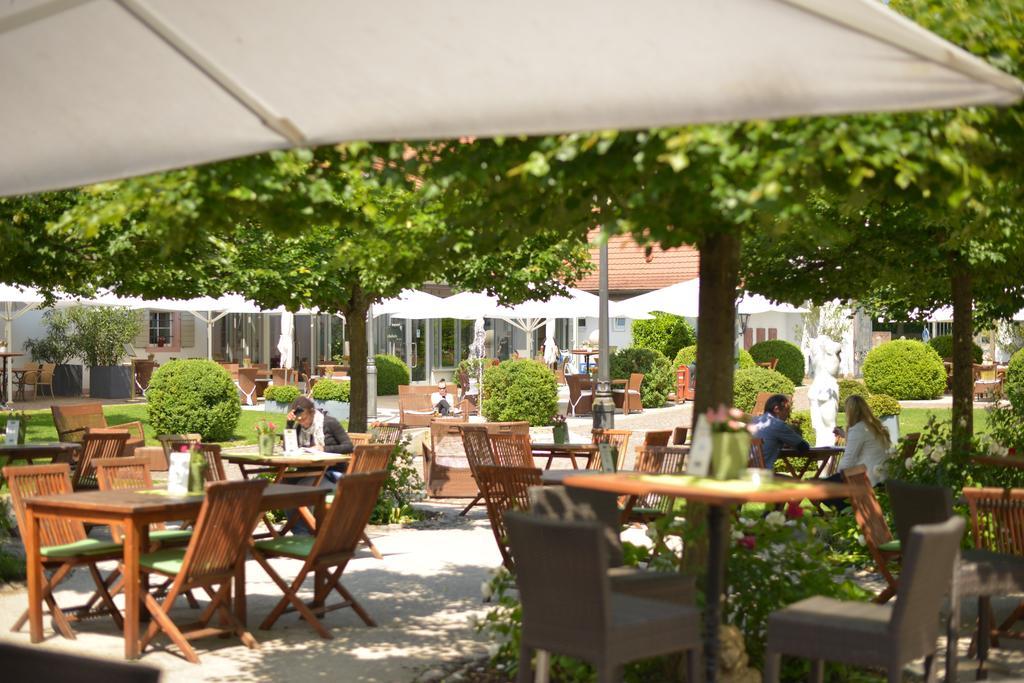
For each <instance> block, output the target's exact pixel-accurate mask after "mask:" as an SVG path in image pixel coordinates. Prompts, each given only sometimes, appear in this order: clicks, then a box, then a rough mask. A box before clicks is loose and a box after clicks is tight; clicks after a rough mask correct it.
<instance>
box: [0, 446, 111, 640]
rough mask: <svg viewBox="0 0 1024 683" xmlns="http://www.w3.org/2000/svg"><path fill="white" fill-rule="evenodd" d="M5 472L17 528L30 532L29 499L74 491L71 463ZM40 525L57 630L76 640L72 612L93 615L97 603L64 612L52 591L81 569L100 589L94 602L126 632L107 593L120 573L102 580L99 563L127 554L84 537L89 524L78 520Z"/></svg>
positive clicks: (47, 595)
mask: <svg viewBox="0 0 1024 683" xmlns="http://www.w3.org/2000/svg"><path fill="white" fill-rule="evenodd" d="M3 473H4V477H5V478H6V479H7V487H8V490H9V491H10V494H11V507H12V508H14V517H15V519H17V521H18V528H19V529H27V528H28V521H27V519H26V517H27V509H26V506H25V500H26V499H27V498H30V497H32V496H48V495H57V494H66V493H71V490H72V489H71V476H70V474H71V473H70V468H69V466H68V465H67V463H60V464H57V465H23V466H19V467H10V466H9V467H5V468H4V469H3ZM38 525H39V543H40V549H39V553H40V555H41V557H42V561H43V569H44V570H50V571H51V572H52V573H51V574H50V576H49V577H46V576H45V575H44V577H43V587H42V599H43V601H44V602H45V603H46V605H47V606H48V607H49V609H50V615H51V616H52V617H53V625H54V627H55V628H56V630H57V631H58V632H59V633H60V634H61V635H62V636H64V637H65V638H68V639H71V640H74V639H75V634H74V631H73V630H72V629H71V624H70V623H69V619H68V614H70V615H71V617H72V620H74V619H79V618H84V617H85V616H87V615H88V613H89V609H90V605H91V604H92V603H93V602H95V600H94V599H90V600H89V601H88V602H87V603H86V604H84V605H81V606H78V607H71V608H63V609H62V608H61V607H59V606H58V605H57V601H56V600H55V599H54V596H53V591H54V589H55V588H56V587H57V585H58V584H60V583H61V582H62V581H63V580H64V579H66V578H67V577H68V576H70V574H71V570H73V569H75V568H76V567H82V566H84V567H87V568H88V569H89V574H90V575H91V576H92V580H93V584H94V585H95V586H96V593H95V595H94V598H98V599H99V600H100V601H102V603H103V608H104V612H105V613H107V614H110V616H111V617H112V618H113V619H114V623H116V624H117V627H118V628H119V629H123V628H124V621H123V619H122V618H121V613H120V612H119V611H118V610H117V607H115V606H114V601H113V598H112V597H111V595H110V590H109V589H110V586H111V585H112V584H113V583H114V581H115V580H116V579H117V577H118V576H119V575H120V572H118V571H117V570H115V571H113V572H112V573H110V574H109V575H108V576H107V577H106V578H105V579H104V577H103V576H102V575H101V574H100V571H99V569H98V568H97V567H96V563H97V562H103V561H106V560H120V559H121V557H122V555H123V554H124V553H123V550H122V548H121V546H120V544H118V543H114V542H113V541H100V540H97V539H94V538H89V536H88V535H87V534H86V533H85V525H83V524H82V522H80V521H71V520H66V519H59V518H57V519H50V518H42V519H40V520H39V522H38ZM66 613H68V614H66ZM26 621H28V610H25V613H24V614H22V615H21V616H20V617H19V618H18V620H17V621H15V622H14V625H13V626H12V627H11V631H19V630H20V629H21V627H22V626H24V625H25V622H26Z"/></svg>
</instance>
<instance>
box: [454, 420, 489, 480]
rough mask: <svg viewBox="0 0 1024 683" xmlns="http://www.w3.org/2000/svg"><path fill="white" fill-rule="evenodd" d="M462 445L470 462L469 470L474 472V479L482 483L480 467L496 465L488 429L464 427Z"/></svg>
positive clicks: (462, 429) (480, 426)
mask: <svg viewBox="0 0 1024 683" xmlns="http://www.w3.org/2000/svg"><path fill="white" fill-rule="evenodd" d="M460 430H461V431H462V445H463V449H464V450H465V452H466V460H467V461H469V469H470V470H472V471H473V477H474V478H475V479H476V480H477V482H479V481H480V476H479V471H480V467H482V466H484V465H494V464H496V463H495V460H494V454H493V453H491V440H490V439H488V438H487V428H486V427H484V426H483V425H463V426H461V427H460Z"/></svg>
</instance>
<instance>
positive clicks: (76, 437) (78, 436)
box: [50, 403, 146, 455]
mask: <svg viewBox="0 0 1024 683" xmlns="http://www.w3.org/2000/svg"><path fill="white" fill-rule="evenodd" d="M50 413H52V414H53V425H54V427H56V428H57V438H58V440H60V441H71V442H74V443H82V437H83V436H85V433H86V432H88V431H89V430H90V429H109V428H111V427H113V428H114V429H126V430H128V433H129V434H130V435H131V438H129V440H128V444H127V445H126V446H125V451H126V452H125V455H131V454H132V451H134V450H135V449H136V448H137V447H139V446H144V445H146V433H145V431H144V430H143V428H142V423H141V422H139V421H138V420H135V421H134V422H123V423H121V424H117V425H108V424H107V417H106V415H104V414H103V406H101V405H100V404H99V403H76V404H74V405H70V406H50Z"/></svg>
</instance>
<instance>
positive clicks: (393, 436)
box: [370, 422, 402, 445]
mask: <svg viewBox="0 0 1024 683" xmlns="http://www.w3.org/2000/svg"><path fill="white" fill-rule="evenodd" d="M401 440H402V425H401V424H400V423H399V424H394V423H387V422H374V423H373V424H372V425H370V443H386V444H391V445H395V444H397V443H399V442H400V441H401Z"/></svg>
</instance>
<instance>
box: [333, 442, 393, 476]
mask: <svg viewBox="0 0 1024 683" xmlns="http://www.w3.org/2000/svg"><path fill="white" fill-rule="evenodd" d="M394 451H395V449H394V448H393V447H392V445H391V444H389V443H375V444H366V445H361V446H356V449H355V451H354V452H353V453H352V461H351V462H350V463H349V465H348V469H347V470H346V471H345V475H346V476H348V475H349V474H366V473H367V472H387V471H388V463H389V462H390V461H391V454H392V453H394Z"/></svg>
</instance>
